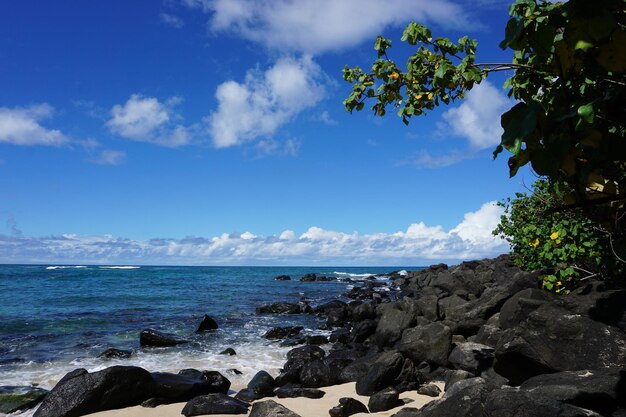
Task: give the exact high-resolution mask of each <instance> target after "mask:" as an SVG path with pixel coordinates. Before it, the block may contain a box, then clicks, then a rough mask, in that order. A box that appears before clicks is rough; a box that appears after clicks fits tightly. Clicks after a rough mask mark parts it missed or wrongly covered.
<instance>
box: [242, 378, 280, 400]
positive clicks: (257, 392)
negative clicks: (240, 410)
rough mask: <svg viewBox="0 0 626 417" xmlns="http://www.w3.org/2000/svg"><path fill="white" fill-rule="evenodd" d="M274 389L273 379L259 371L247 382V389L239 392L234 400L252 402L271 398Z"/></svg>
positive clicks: (274, 382)
mask: <svg viewBox="0 0 626 417" xmlns="http://www.w3.org/2000/svg"><path fill="white" fill-rule="evenodd" d="M274 388H276V381H275V380H274V378H272V376H271V375H270V374H268V373H267V372H265V371H259V372H257V374H256V375H255V376H254V377H253V378H252V379H251V380H250V382H248V387H247V388H244V389H242V390H241V391H239V392H238V393H237V395H236V396H235V398H237V399H240V400H243V401H248V402H252V401H254V400H258V399H260V398H263V397H273V396H274Z"/></svg>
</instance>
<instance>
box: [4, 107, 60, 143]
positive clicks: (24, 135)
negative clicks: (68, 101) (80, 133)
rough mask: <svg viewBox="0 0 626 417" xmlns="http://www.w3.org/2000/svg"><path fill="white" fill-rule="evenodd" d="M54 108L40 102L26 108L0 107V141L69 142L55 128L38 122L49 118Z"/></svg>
mask: <svg viewBox="0 0 626 417" xmlns="http://www.w3.org/2000/svg"><path fill="white" fill-rule="evenodd" d="M53 113H54V108H53V107H52V106H50V105H49V104H46V103H42V104H37V105H34V106H30V107H26V108H20V107H16V108H7V107H0V143H10V144H13V145H22V146H33V145H46V146H61V145H64V144H66V143H67V142H69V139H68V138H67V136H65V135H64V134H63V133H61V131H59V130H56V129H48V128H45V127H43V126H42V125H41V124H40V122H41V121H42V120H46V119H50V118H51V117H52V115H53Z"/></svg>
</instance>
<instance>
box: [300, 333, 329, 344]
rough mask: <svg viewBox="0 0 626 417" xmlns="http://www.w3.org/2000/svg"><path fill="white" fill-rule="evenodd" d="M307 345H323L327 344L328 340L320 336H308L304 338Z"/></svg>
mask: <svg viewBox="0 0 626 417" xmlns="http://www.w3.org/2000/svg"><path fill="white" fill-rule="evenodd" d="M305 343H306V344H307V345H325V344H327V343H328V338H327V337H326V336H323V335H321V334H315V335H309V336H306V338H305Z"/></svg>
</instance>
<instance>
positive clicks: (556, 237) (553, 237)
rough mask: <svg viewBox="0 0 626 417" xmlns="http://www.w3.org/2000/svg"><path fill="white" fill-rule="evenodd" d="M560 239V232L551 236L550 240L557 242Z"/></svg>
mask: <svg viewBox="0 0 626 417" xmlns="http://www.w3.org/2000/svg"><path fill="white" fill-rule="evenodd" d="M558 238H559V232H554V233H552V234H551V235H550V239H552V240H557V239H558Z"/></svg>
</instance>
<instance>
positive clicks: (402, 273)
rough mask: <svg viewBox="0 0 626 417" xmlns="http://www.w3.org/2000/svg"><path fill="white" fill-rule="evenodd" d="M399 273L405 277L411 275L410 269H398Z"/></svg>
mask: <svg viewBox="0 0 626 417" xmlns="http://www.w3.org/2000/svg"><path fill="white" fill-rule="evenodd" d="M398 275H401V276H403V277H405V276H407V275H409V273H408V271H406V270H404V269H403V270H402V271H398Z"/></svg>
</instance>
